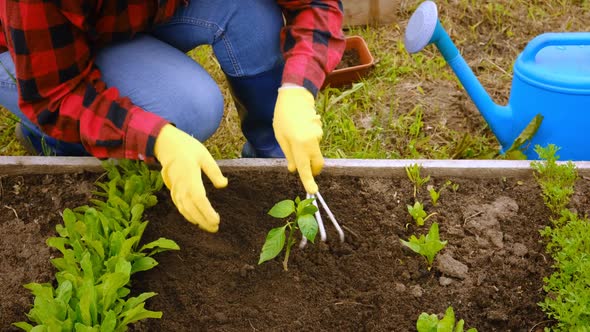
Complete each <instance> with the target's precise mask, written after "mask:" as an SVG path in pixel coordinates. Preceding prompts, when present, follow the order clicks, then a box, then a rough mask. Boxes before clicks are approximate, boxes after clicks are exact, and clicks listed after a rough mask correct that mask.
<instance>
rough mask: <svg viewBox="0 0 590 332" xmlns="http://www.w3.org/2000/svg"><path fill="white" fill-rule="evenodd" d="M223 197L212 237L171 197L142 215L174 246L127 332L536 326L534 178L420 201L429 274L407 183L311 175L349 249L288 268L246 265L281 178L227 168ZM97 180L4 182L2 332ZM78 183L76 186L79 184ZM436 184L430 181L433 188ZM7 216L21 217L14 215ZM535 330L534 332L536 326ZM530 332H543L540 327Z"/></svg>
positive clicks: (285, 190) (580, 190) (281, 191)
mask: <svg viewBox="0 0 590 332" xmlns="http://www.w3.org/2000/svg"><path fill="white" fill-rule="evenodd" d="M228 175H229V177H230V185H229V187H228V188H226V189H224V190H214V189H212V188H209V193H210V198H211V201H212V203H213V205H214V206H215V207H216V209H217V210H218V212H219V213H220V215H221V218H222V225H221V227H220V230H219V232H218V233H217V234H207V233H204V232H202V231H200V230H198V229H197V228H196V227H195V226H193V225H191V224H189V223H188V222H186V221H185V220H184V219H183V218H182V217H181V216H180V215H179V214H178V213H177V211H176V208H175V207H174V205H173V204H172V203H171V201H170V200H169V197H168V195H167V192H163V193H161V194H160V200H161V201H160V203H159V204H158V205H157V206H156V207H154V208H153V209H151V210H150V211H149V212H148V214H147V218H148V219H149V220H151V224H150V225H149V226H148V232H147V234H146V241H147V240H149V239H153V238H156V237H161V236H164V237H168V238H171V239H174V240H176V241H177V242H178V243H179V245H180V246H181V248H182V249H181V251H180V252H173V253H163V254H160V256H158V257H157V258H158V260H159V261H160V265H159V266H157V267H156V268H155V269H154V270H151V271H149V272H145V273H143V274H141V275H140V276H139V278H138V279H137V280H136V281H135V283H134V285H133V287H134V289H135V290H136V291H137V292H141V291H155V292H157V293H159V295H158V296H156V297H155V298H154V299H152V300H150V302H149V303H148V306H149V308H150V309H153V310H161V311H163V312H164V317H163V319H162V320H150V321H146V322H142V323H140V324H138V325H137V326H136V327H135V330H137V331H205V330H207V331H245V330H252V331H268V330H274V331H318V330H331V331H413V330H414V326H415V321H416V318H417V317H418V315H419V314H420V313H421V312H423V311H426V312H429V313H442V312H444V310H445V309H446V308H447V306H449V305H452V306H453V307H454V308H455V311H456V313H457V315H458V316H459V317H461V318H463V319H465V321H466V322H467V325H468V326H472V327H477V328H478V329H479V331H529V329H531V328H532V327H533V326H534V325H535V324H537V323H540V322H542V321H544V320H546V318H545V317H544V315H543V313H542V312H541V311H540V310H539V309H538V307H537V305H536V303H538V302H539V301H541V299H542V298H543V297H544V294H543V291H542V278H543V276H546V275H548V274H549V273H550V263H551V262H550V261H548V260H547V258H546V256H545V255H544V245H543V243H542V241H541V240H542V239H541V238H540V236H539V233H538V230H539V229H540V228H542V227H543V226H545V225H546V224H547V220H548V211H547V210H546V209H545V207H544V205H543V202H542V199H541V197H540V196H539V191H538V187H537V185H536V184H535V183H534V181H533V180H532V179H524V180H523V181H517V180H516V179H510V178H509V179H493V180H469V179H453V180H454V181H455V182H456V183H458V184H459V189H458V191H457V192H452V191H451V190H449V189H447V190H445V191H444V192H443V193H442V195H441V198H440V201H439V204H438V205H437V206H432V205H431V204H429V203H428V202H429V199H428V194H427V192H426V191H425V190H423V192H422V193H421V194H420V195H419V198H420V200H421V201H422V202H424V203H425V204H426V209H427V211H429V212H437V213H438V214H437V215H436V216H433V217H432V218H430V219H429V220H428V221H427V225H429V224H430V222H431V221H436V222H438V223H439V224H440V227H441V238H442V239H444V240H448V242H449V243H448V245H447V247H446V248H445V249H444V250H443V251H442V252H441V253H440V255H439V259H438V260H437V262H436V263H435V266H434V268H433V269H432V270H431V271H428V270H427V269H426V264H425V261H424V260H423V258H421V257H419V256H417V255H416V254H414V253H413V252H410V251H409V250H407V249H404V247H402V246H401V245H400V242H399V240H400V239H407V238H408V237H409V236H410V235H411V234H424V233H426V231H427V230H426V228H425V227H420V228H418V227H416V226H415V225H414V224H413V222H412V220H411V217H410V216H409V214H408V212H407V210H406V204H409V203H411V202H412V200H413V198H412V187H411V184H410V183H409V181H408V180H406V179H392V178H356V177H328V176H320V177H319V185H320V188H322V192H323V195H324V197H325V199H326V200H327V201H328V204H329V205H330V207H331V208H332V210H333V212H334V213H335V214H336V217H337V218H338V219H339V220H340V222H341V224H342V225H343V226H344V228H345V232H346V237H347V238H346V241H345V243H342V244H341V243H338V242H337V241H335V239H336V235H335V234H334V232H332V228H331V227H329V226H328V227H327V228H328V230H329V234H328V235H329V241H328V243H327V244H325V243H317V244H315V245H309V246H308V247H307V248H306V249H304V250H300V249H295V251H294V253H293V255H292V258H291V260H290V261H289V271H288V272H285V271H283V270H282V266H281V260H282V257H281V259H278V260H275V261H271V262H268V263H265V264H263V265H257V261H258V256H259V251H260V248H261V246H262V244H263V242H264V239H265V235H266V232H267V231H268V230H269V229H270V228H272V227H276V226H278V225H279V224H280V221H279V220H276V219H273V218H271V217H270V216H268V215H267V214H266V212H267V211H268V210H269V209H270V208H271V207H272V205H273V204H274V203H276V202H278V201H280V200H282V199H287V198H294V197H295V196H296V195H299V194H301V193H302V188H301V187H300V185H299V184H298V182H297V179H296V178H295V177H294V176H292V175H288V174H282V173H281V174H278V173H277V174H274V173H271V174H267V173H265V174H262V173H236V174H228ZM95 177H96V175H65V176H28V177H5V178H3V179H2V192H1V194H2V196H1V198H2V199H1V203H0V208H1V209H2V213H1V214H0V239H2V241H1V242H0V268H1V269H0V329H1V330H6V329H9V323H11V322H14V321H19V320H23V319H25V316H24V312H26V311H27V310H28V307H29V305H30V304H31V301H32V298H31V296H30V295H29V293H28V291H27V290H25V289H24V288H22V287H21V285H22V284H24V283H27V282H33V281H36V282H45V281H51V277H52V276H53V270H52V267H51V265H50V264H49V258H50V257H51V255H52V254H55V253H53V252H51V251H50V250H49V249H47V247H46V245H45V244H44V241H45V239H46V238H47V237H48V236H49V235H51V234H53V229H54V225H55V224H56V223H58V222H60V217H59V212H60V211H61V210H63V208H65V207H74V206H78V205H81V204H84V203H85V202H86V200H87V198H88V195H89V192H90V190H91V183H92V182H91V181H87V180H92V179H93V178H95ZM85 180H86V181H85ZM445 180H446V179H433V180H431V184H434V185H435V186H439V185H440V184H441V183H443V182H444V181H445ZM589 197H590V196H589V187H588V181H587V180H580V181H579V183H578V185H577V194H576V196H575V197H574V200H573V206H574V207H576V208H578V209H579V210H580V212H581V213H588V212H590V211H588V207H589V206H590V204H588V203H589V202H588V200H589V199H588V198H589ZM17 215H18V218H17V217H16V216H17ZM541 326H543V325H539V327H541ZM539 331H540V330H539Z"/></svg>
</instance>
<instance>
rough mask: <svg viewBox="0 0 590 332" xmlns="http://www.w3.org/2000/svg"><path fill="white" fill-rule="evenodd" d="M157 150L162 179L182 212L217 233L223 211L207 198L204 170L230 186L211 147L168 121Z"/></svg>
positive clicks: (215, 181)
mask: <svg viewBox="0 0 590 332" xmlns="http://www.w3.org/2000/svg"><path fill="white" fill-rule="evenodd" d="M154 153H155V155H156V158H158V160H159V161H160V163H161V164H162V178H163V180H164V183H165V184H166V186H167V187H168V188H169V189H170V195H171V196H172V201H173V202H174V205H176V207H177V208H178V211H179V212H180V213H181V214H182V215H183V216H184V217H185V218H186V219H187V220H188V221H190V222H191V223H193V224H197V225H199V227H200V228H202V229H204V230H206V231H208V232H212V233H214V232H217V230H218V229H219V214H217V212H215V210H214V209H213V207H212V206H211V203H210V202H209V200H208V199H207V195H206V193H205V187H204V185H203V180H202V178H201V171H203V173H205V174H206V175H207V176H208V177H209V179H210V180H211V182H212V183H213V185H214V186H215V187H216V188H224V187H225V186H227V178H226V177H225V176H223V174H222V173H221V170H220V169H219V166H218V165H217V163H215V160H214V159H213V157H212V156H211V154H210V153H209V151H207V148H206V147H205V146H204V145H203V144H201V142H199V141H198V140H197V139H195V138H193V137H192V136H190V135H188V134H187V133H185V132H183V131H182V130H180V129H177V128H176V127H174V126H172V125H170V124H167V125H165V126H164V127H163V128H162V130H161V131H160V134H159V135H158V138H157V139H156V144H155V147H154Z"/></svg>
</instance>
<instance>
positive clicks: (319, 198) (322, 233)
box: [299, 191, 344, 248]
mask: <svg viewBox="0 0 590 332" xmlns="http://www.w3.org/2000/svg"><path fill="white" fill-rule="evenodd" d="M306 198H315V199H314V200H313V205H315V207H316V208H318V210H317V211H316V213H315V219H316V221H317V222H318V228H319V231H320V240H321V241H322V242H326V240H327V239H328V235H327V234H326V228H325V227H324V221H323V219H322V215H321V213H320V207H321V208H322V209H323V210H324V211H325V212H326V214H327V215H328V218H329V219H330V221H331V222H332V225H334V228H336V232H338V236H339V237H340V242H344V231H343V230H342V227H340V224H338V221H337V220H336V217H334V214H333V213H332V211H330V208H329V207H328V204H326V201H325V200H324V198H323V197H322V195H321V194H320V192H319V191H318V192H317V193H316V194H307V195H306ZM318 202H319V204H318ZM306 244H307V238H306V237H305V236H303V237H301V242H299V248H304V247H305V245H306Z"/></svg>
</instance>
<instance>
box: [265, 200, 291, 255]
mask: <svg viewBox="0 0 590 332" xmlns="http://www.w3.org/2000/svg"><path fill="white" fill-rule="evenodd" d="M283 202H285V201H283ZM275 206H276V205H275ZM294 209H295V207H293V210H294ZM269 214H270V212H269ZM286 229H287V226H286V225H285V226H282V227H277V228H273V229H271V230H270V231H269V232H268V234H267V235H266V241H265V242H264V245H263V246H262V252H261V253H260V259H259V260H258V264H262V263H264V262H266V261H269V260H271V259H273V258H275V257H277V255H278V254H279V253H280V252H281V250H283V247H284V246H285V240H286V235H285V230H286Z"/></svg>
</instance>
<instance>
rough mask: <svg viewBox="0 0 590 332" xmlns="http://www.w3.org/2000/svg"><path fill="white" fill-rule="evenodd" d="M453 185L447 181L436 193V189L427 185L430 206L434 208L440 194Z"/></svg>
mask: <svg viewBox="0 0 590 332" xmlns="http://www.w3.org/2000/svg"><path fill="white" fill-rule="evenodd" d="M452 184H453V183H452V182H451V180H447V181H446V182H445V183H444V184H443V185H442V186H441V187H440V189H439V190H438V191H437V190H436V188H435V187H434V186H432V185H428V186H427V187H426V189H428V193H429V194H430V200H431V201H432V205H433V206H436V205H437V204H438V199H439V198H440V194H441V193H442V191H443V190H444V189H445V188H446V187H448V186H450V185H452Z"/></svg>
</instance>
